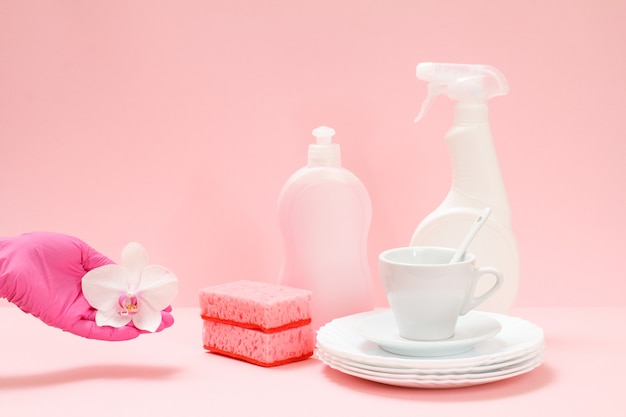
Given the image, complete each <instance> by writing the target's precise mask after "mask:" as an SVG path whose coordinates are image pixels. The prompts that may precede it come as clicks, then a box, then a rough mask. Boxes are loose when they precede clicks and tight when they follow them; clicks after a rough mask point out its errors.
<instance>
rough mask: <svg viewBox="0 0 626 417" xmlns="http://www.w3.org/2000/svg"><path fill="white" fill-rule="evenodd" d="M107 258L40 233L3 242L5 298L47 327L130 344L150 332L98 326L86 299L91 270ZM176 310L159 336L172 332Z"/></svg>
mask: <svg viewBox="0 0 626 417" xmlns="http://www.w3.org/2000/svg"><path fill="white" fill-rule="evenodd" d="M111 263H113V261H111V260H110V259H109V258H107V257H106V256H104V255H102V254H100V253H98V252H97V251H96V250H94V249H93V248H91V247H90V246H89V245H87V244H86V243H84V242H83V241H81V240H80V239H77V238H75V237H72V236H67V235H63V234H58V233H48V232H35V233H27V234H23V235H20V236H17V237H12V238H0V297H2V298H6V299H8V300H9V301H10V302H12V303H13V304H15V305H17V306H18V307H19V308H20V309H21V310H22V311H24V312H26V313H30V314H32V315H34V316H35V317H38V318H39V319H41V320H42V321H43V322H44V323H46V324H48V325H50V326H54V327H58V328H60V329H62V330H65V331H67V332H70V333H73V334H76V335H78V336H83V337H86V338H89V339H99V340H110V341H114V340H128V339H133V338H135V337H137V336H139V335H140V334H142V333H147V332H145V331H142V330H139V329H137V328H136V327H134V326H133V325H132V324H128V325H126V326H124V327H120V328H113V327H109V326H103V327H99V326H97V325H96V323H95V315H96V310H95V309H93V308H92V307H91V306H90V305H89V303H88V302H87V300H86V299H85V297H84V296H83V294H82V289H81V280H82V278H83V275H85V273H86V272H87V271H90V270H92V269H94V268H97V267H99V266H102V265H107V264H111ZM170 311H171V308H169V307H168V308H167V309H165V310H164V311H162V313H161V316H162V321H161V325H160V327H159V328H158V329H157V331H161V330H163V329H165V328H167V327H170V326H171V325H172V324H173V323H174V318H173V317H172V315H171V314H170Z"/></svg>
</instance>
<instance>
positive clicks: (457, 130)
mask: <svg viewBox="0 0 626 417" xmlns="http://www.w3.org/2000/svg"><path fill="white" fill-rule="evenodd" d="M416 73H417V77H418V78H419V79H420V80H423V81H427V82H428V83H429V85H428V97H427V98H426V100H425V101H424V102H423V104H422V108H421V110H420V113H419V115H418V116H417V118H416V119H415V121H416V122H417V121H418V120H420V119H421V118H422V117H423V116H424V114H425V113H426V111H427V110H428V108H429V107H430V105H431V104H432V102H433V101H434V99H435V98H436V97H437V96H438V95H439V94H446V95H447V96H448V97H450V98H451V99H453V100H456V101H457V104H456V106H455V114H454V122H453V125H452V128H450V130H449V131H448V133H447V134H446V143H447V146H448V150H449V152H450V158H451V163H452V187H451V189H450V191H449V193H448V195H447V196H446V198H445V199H444V201H443V202H442V203H441V205H440V206H439V207H438V208H437V209H435V211H433V212H432V213H431V214H429V215H428V216H427V217H426V218H425V219H424V220H423V221H422V222H421V223H420V225H419V226H418V227H417V229H416V230H415V233H414V234H413V237H412V239H411V245H412V246H424V245H433V246H447V247H453V248H455V247H457V246H458V244H459V242H461V241H462V240H463V236H464V234H465V232H466V230H467V228H468V227H469V226H470V225H471V224H472V222H474V221H475V219H476V217H477V216H478V215H479V214H480V213H481V211H482V210H483V209H485V208H486V207H489V208H491V215H490V217H489V219H488V220H487V222H486V223H485V224H484V225H483V229H482V230H481V232H480V233H479V234H478V235H477V236H476V238H475V239H474V241H473V242H472V243H471V245H470V247H469V248H468V251H470V252H473V253H474V254H475V255H476V264H477V266H479V267H480V266H495V267H497V268H499V269H500V271H502V274H503V276H504V284H503V286H502V288H501V289H500V290H499V291H498V293H496V294H495V295H494V296H492V297H491V298H490V299H489V300H487V301H486V302H485V303H484V304H482V305H481V306H480V307H479V309H480V310H485V311H494V312H500V313H508V312H509V311H510V309H511V307H512V306H513V304H514V302H515V298H516V296H517V290H518V285H519V254H518V249H517V243H516V239H515V235H514V233H513V230H512V228H511V209H510V206H509V202H508V199H507V195H506V190H505V187H504V183H503V181H502V175H501V173H500V167H499V164H498V159H497V156H496V152H495V149H494V146H493V141H492V138H491V129H490V126H489V111H488V107H487V100H488V99H490V98H491V97H494V96H498V95H504V94H506V93H508V84H507V81H506V79H505V78H504V76H503V75H502V73H501V72H500V71H498V70H497V69H496V68H494V67H491V66H487V65H466V64H442V63H430V62H429V63H420V64H419V65H418V66H417V70H416ZM485 280H486V278H485ZM481 284H482V285H479V287H478V289H477V292H478V293H480V292H481V291H483V289H484V288H488V287H489V286H490V284H489V283H488V281H487V282H483V283H481Z"/></svg>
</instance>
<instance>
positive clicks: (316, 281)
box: [278, 126, 373, 330]
mask: <svg viewBox="0 0 626 417" xmlns="http://www.w3.org/2000/svg"><path fill="white" fill-rule="evenodd" d="M334 134H335V131H334V130H333V129H332V128H329V127H325V126H321V127H318V128H316V129H314V130H313V136H315V138H316V143H312V144H310V145H309V148H308V163H307V165H306V166H305V167H303V168H301V169H299V170H298V171H296V172H295V173H294V174H293V175H292V176H291V177H290V178H289V179H288V180H287V182H286V183H285V185H284V187H283V189H282V192H281V194H280V197H279V200H278V218H279V222H280V227H281V232H282V236H283V241H284V250H285V253H284V259H283V264H282V268H281V272H280V279H279V283H280V284H282V285H288V286H291V287H296V288H303V289H307V290H310V291H311V292H312V297H311V298H312V300H311V310H312V323H313V327H314V329H315V330H317V329H319V327H320V326H322V325H324V324H325V323H327V322H329V321H331V320H332V319H335V318H339V317H343V316H346V315H350V314H354V313H359V312H363V311H369V310H371V309H372V308H373V293H372V291H373V289H372V281H371V273H370V269H369V263H368V259H367V238H368V233H369V227H370V222H371V217H372V205H371V200H370V197H369V194H368V192H367V190H366V188H365V186H364V185H363V183H362V182H361V181H360V180H359V178H357V177H356V176H355V175H354V174H353V173H352V172H350V171H349V170H347V169H345V168H344V167H342V165H341V153H340V147H339V144H337V143H333V142H332V137H333V135H334Z"/></svg>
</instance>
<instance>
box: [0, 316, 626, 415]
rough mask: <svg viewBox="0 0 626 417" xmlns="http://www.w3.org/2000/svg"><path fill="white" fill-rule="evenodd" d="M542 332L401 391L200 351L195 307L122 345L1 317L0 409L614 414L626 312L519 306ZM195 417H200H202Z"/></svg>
mask: <svg viewBox="0 0 626 417" xmlns="http://www.w3.org/2000/svg"><path fill="white" fill-rule="evenodd" d="M514 314H515V315H517V316H519V317H522V318H524V319H527V320H530V321H532V322H533V323H535V324H537V325H539V326H541V327H542V328H543V329H544V331H545V335H546V343H547V348H546V356H545V362H544V363H543V364H542V365H541V366H540V367H539V368H537V369H535V370H534V371H532V372H530V373H528V374H525V375H521V376H518V377H515V378H511V379H507V380H503V381H499V382H494V383H491V384H486V385H480V386H475V387H468V388H458V389H448V390H424V389H410V388H401V387H395V386H388V385H382V384H378V383H375V382H371V381H365V380H361V379H358V378H355V377H352V376H349V375H344V374H342V373H340V372H338V371H335V370H333V369H330V368H328V367H326V366H324V365H323V364H322V363H321V362H320V361H319V360H317V359H314V358H310V359H307V360H305V361H302V362H297V363H292V364H288V365H283V366H278V367H275V368H263V367H259V366H255V365H252V364H249V363H245V362H242V361H237V360H234V359H230V358H226V357H222V356H218V355H213V354H209V353H206V352H205V351H204V350H203V349H202V346H201V328H202V321H201V320H200V318H199V311H198V309H195V308H188V309H178V310H175V311H174V315H175V317H176V324H175V325H174V326H173V327H172V328H170V329H168V330H166V331H164V332H162V333H159V334H154V335H146V336H142V337H140V338H138V339H135V340H133V341H129V342H121V343H106V342H98V341H93V340H86V339H81V338H77V337H75V336H72V335H69V334H66V333H63V332H61V331H59V330H56V329H52V328H49V327H46V326H44V325H42V324H41V323H40V322H39V321H38V320H36V319H34V318H33V317H30V316H28V315H26V314H23V313H22V312H21V311H19V310H18V309H17V308H8V307H5V308H0V334H1V335H2V355H1V356H0V404H1V409H2V415H6V416H11V417H21V416H28V417H31V416H39V415H46V416H51V417H57V416H75V415H88V416H92V417H100V416H103V417H104V416H112V415H119V414H120V409H123V410H124V412H123V414H124V415H138V416H148V415H154V416H173V415H201V414H203V412H202V411H200V410H209V409H210V414H211V415H232V416H245V415H263V416H265V415H272V416H276V417H281V416H293V415H294V410H298V411H297V414H298V415H299V416H302V417H308V416H315V417H319V416H324V415H358V416H363V417H366V416H376V417H380V416H413V415H420V416H421V415H424V416H426V415H427V416H432V417H438V416H446V417H447V416H455V415H459V416H466V417H474V416H477V417H484V416H506V417H517V416H524V417H526V416H603V417H623V415H624V410H626V399H625V398H624V392H623V391H624V388H623V376H624V374H625V373H626V361H624V359H623V352H624V351H625V350H626V337H625V335H624V332H621V331H617V332H616V331H615V329H621V328H622V327H623V322H624V317H625V316H626V309H625V308H623V307H622V308H607V307H604V308H578V309H575V308H517V309H515V311H514ZM204 414H206V413H205V412H204Z"/></svg>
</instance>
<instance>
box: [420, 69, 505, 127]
mask: <svg viewBox="0 0 626 417" xmlns="http://www.w3.org/2000/svg"><path fill="white" fill-rule="evenodd" d="M415 72H416V75H417V78H419V79H420V80H422V81H427V82H428V96H427V97H426V100H424V102H423V103H422V108H421V109H420V113H419V115H418V116H417V117H416V118H415V121H416V122H417V121H418V120H420V119H421V118H422V117H423V116H424V114H426V111H427V110H428V109H429V108H430V106H431V105H432V104H433V101H435V98H436V97H437V96H438V95H439V94H446V95H447V96H448V97H450V98H451V99H453V100H458V101H459V102H466V103H486V102H487V100H489V99H490V98H491V97H495V96H500V95H504V94H506V93H508V92H509V86H508V83H507V81H506V78H504V75H503V74H502V73H501V72H500V71H499V70H498V69H497V68H494V67H492V66H489V65H470V64H441V63H433V62H422V63H420V64H418V65H417V69H416V71H415Z"/></svg>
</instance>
